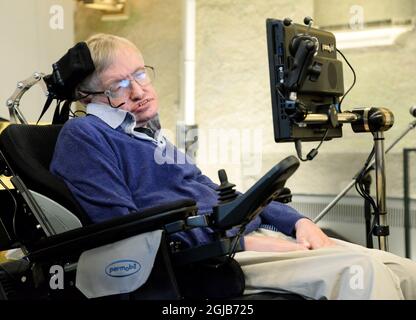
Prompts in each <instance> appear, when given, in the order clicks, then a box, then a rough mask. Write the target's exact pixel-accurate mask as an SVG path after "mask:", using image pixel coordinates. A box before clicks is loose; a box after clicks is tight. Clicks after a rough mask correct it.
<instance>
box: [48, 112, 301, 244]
mask: <svg viewBox="0 0 416 320" xmlns="http://www.w3.org/2000/svg"><path fill="white" fill-rule="evenodd" d="M167 143H168V145H169V146H171V147H172V148H173V150H174V151H175V154H176V155H177V154H178V153H179V151H178V150H177V149H176V148H175V147H173V146H172V145H171V144H169V142H167ZM157 148H158V143H156V141H152V139H142V138H139V137H137V136H134V135H129V134H127V133H126V132H125V130H124V129H123V126H118V127H117V128H115V129H114V128H112V127H111V126H110V125H109V124H107V123H106V122H104V121H103V120H101V119H100V118H99V117H97V116H94V115H87V116H86V117H82V118H76V119H73V120H70V121H68V122H67V123H66V124H65V125H64V127H63V128H62V130H61V133H60V135H59V138H58V142H57V145H56V149H55V153H54V156H53V160H52V163H51V167H50V170H51V172H52V173H53V174H55V175H57V176H59V177H61V178H62V179H63V180H64V181H65V183H66V184H67V186H68V187H69V189H70V190H71V192H72V193H73V194H74V196H75V198H76V199H77V200H78V201H79V203H80V204H81V206H82V207H83V209H84V210H85V211H86V212H87V214H88V215H89V217H90V219H91V220H92V221H93V222H95V223H97V222H101V221H104V220H107V219H110V218H113V217H117V216H122V215H126V214H128V213H129V212H132V211H139V212H140V210H143V209H145V208H149V207H153V206H156V205H160V204H163V203H167V202H171V201H175V200H180V199H189V198H191V199H194V200H195V201H196V202H197V206H198V209H199V210H198V212H199V214H207V213H210V212H211V211H212V207H213V206H215V205H216V204H217V202H218V195H217V193H216V191H215V189H216V188H217V185H216V184H215V183H213V182H212V181H211V180H210V179H209V178H208V177H207V176H205V175H203V174H201V171H200V170H199V169H198V168H197V167H196V166H195V165H194V164H191V163H189V162H185V163H175V161H169V160H174V159H170V158H169V157H170V155H169V154H168V153H166V154H164V155H163V156H164V158H165V159H167V160H168V161H166V162H167V163H163V164H158V163H157V162H158V161H155V154H157V153H158V150H156V149H157ZM159 162H160V161H159ZM176 162H177V161H176ZM300 218H302V216H301V215H300V214H299V213H297V212H296V211H295V210H294V209H292V208H291V207H289V206H286V205H283V204H280V203H277V202H272V203H271V204H269V205H268V207H266V208H265V210H264V211H263V212H262V213H261V214H260V216H258V217H257V218H256V219H255V220H253V221H252V222H251V223H250V224H249V225H248V227H247V229H246V233H248V232H251V231H253V230H255V229H257V228H258V227H259V226H260V225H261V224H262V223H265V224H269V225H272V226H275V227H276V228H277V229H278V230H279V231H281V232H283V233H285V234H287V235H291V234H292V232H293V231H294V225H295V223H296V221H297V220H298V219H300ZM234 232H235V230H231V231H230V232H229V233H230V234H232V233H234ZM174 240H176V241H181V242H182V243H183V244H184V245H185V246H195V245H199V244H204V243H207V242H210V241H211V240H212V230H210V229H208V228H195V229H192V230H190V231H187V232H181V233H177V234H176V235H175V236H174Z"/></svg>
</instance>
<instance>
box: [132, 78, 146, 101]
mask: <svg viewBox="0 0 416 320" xmlns="http://www.w3.org/2000/svg"><path fill="white" fill-rule="evenodd" d="M130 85H131V94H130V98H131V99H132V100H140V99H142V98H143V96H144V90H143V87H142V86H141V85H140V84H138V83H137V82H136V81H134V80H132V81H131V82H130Z"/></svg>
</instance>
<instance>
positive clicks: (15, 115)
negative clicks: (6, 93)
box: [6, 72, 48, 124]
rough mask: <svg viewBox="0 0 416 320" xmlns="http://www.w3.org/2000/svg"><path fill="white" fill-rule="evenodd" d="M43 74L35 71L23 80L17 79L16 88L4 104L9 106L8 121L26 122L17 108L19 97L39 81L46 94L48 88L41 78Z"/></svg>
mask: <svg viewBox="0 0 416 320" xmlns="http://www.w3.org/2000/svg"><path fill="white" fill-rule="evenodd" d="M44 76H45V74H43V73H40V72H35V73H34V74H33V75H32V76H31V77H29V78H27V79H25V80H23V81H19V82H18V83H17V88H16V90H15V91H14V93H13V95H12V96H11V97H10V98H9V99H7V102H6V106H7V108H9V114H10V122H12V123H18V121H19V122H20V123H22V124H27V123H28V122H27V120H26V119H25V117H24V116H23V114H22V112H21V111H20V109H19V105H20V99H21V98H22V96H23V95H24V94H25V93H26V91H27V90H29V89H30V88H31V87H33V86H34V85H35V84H37V83H39V85H40V86H41V88H42V90H43V91H44V93H45V95H46V96H47V95H48V90H47V87H46V83H45V82H44V80H43V77H44Z"/></svg>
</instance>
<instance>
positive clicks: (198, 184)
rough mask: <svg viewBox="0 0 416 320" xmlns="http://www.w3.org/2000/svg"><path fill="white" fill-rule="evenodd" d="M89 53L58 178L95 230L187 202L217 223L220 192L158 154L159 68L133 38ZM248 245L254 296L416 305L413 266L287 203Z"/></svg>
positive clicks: (250, 234)
mask: <svg viewBox="0 0 416 320" xmlns="http://www.w3.org/2000/svg"><path fill="white" fill-rule="evenodd" d="M86 43H87V45H88V48H89V50H90V53H91V57H92V60H93V62H94V65H95V71H94V72H93V73H92V74H91V75H90V76H88V77H87V78H86V79H85V80H84V81H83V82H82V83H81V84H80V85H79V87H78V92H79V93H80V94H81V95H84V98H83V100H82V102H83V103H85V104H86V105H87V116H86V117H82V118H77V119H73V120H70V121H68V122H67V123H66V124H65V126H64V127H63V129H62V131H61V133H60V136H59V139H58V142H57V145H56V150H55V154H54V157H53V160H52V164H51V171H52V173H54V174H56V175H57V176H59V177H61V178H62V179H63V180H64V181H65V182H66V184H67V185H68V187H69V189H70V190H71V191H72V193H73V194H74V196H75V197H76V199H77V200H78V201H79V203H80V204H81V206H82V207H83V208H84V210H85V211H86V212H87V214H88V215H89V217H90V218H91V220H92V221H93V222H100V221H104V220H106V219H110V218H113V217H116V216H121V215H126V214H129V213H130V212H133V211H140V210H141V209H143V208H147V207H152V206H155V205H158V204H161V203H164V202H169V201H173V200H179V199H183V198H192V199H195V201H196V202H197V206H198V209H199V214H209V213H210V212H211V210H212V207H213V206H214V205H216V204H217V201H218V196H217V193H216V188H217V185H216V184H215V183H213V182H212V181H211V180H210V179H209V178H208V177H206V176H205V175H203V174H202V173H201V172H200V170H199V169H198V168H197V167H196V166H195V165H194V164H192V163H189V162H186V163H175V162H173V163H163V164H159V163H158V162H157V161H155V153H156V150H158V148H162V149H163V148H166V147H167V146H171V144H170V143H169V141H167V140H166V139H165V138H164V137H163V136H162V135H161V134H159V131H160V123H159V117H158V107H159V105H158V98H157V95H156V92H155V89H154V88H153V86H152V83H151V81H152V75H153V68H151V67H148V66H146V65H145V63H144V60H143V57H142V55H141V53H140V51H139V50H138V49H137V48H136V46H135V45H134V44H132V43H131V42H130V41H128V40H126V39H124V38H120V37H116V36H112V35H105V34H99V35H95V36H93V37H91V38H90V39H88V40H87V41H86ZM173 240H175V241H178V242H179V243H181V244H182V246H184V247H189V246H196V245H199V244H204V243H208V242H210V241H212V240H213V239H212V230H210V229H209V228H196V229H192V230H190V231H187V232H181V233H177V234H175V235H174V236H173ZM243 245H244V249H245V251H244V252H242V253H238V254H237V255H236V259H237V260H238V261H239V263H240V264H241V266H242V268H243V271H244V273H245V275H246V278H247V279H246V284H247V292H256V291H262V290H269V291H270V290H289V291H293V292H296V293H299V294H302V295H304V296H307V297H312V298H321V297H323V296H324V297H327V298H331V299H332V298H339V299H344V298H345V299H349V298H381V299H385V298H387V299H390V298H392V299H395V298H397V299H401V298H404V297H407V298H415V297H416V292H415V290H416V289H415V288H416V285H415V284H416V283H415V275H416V267H415V264H414V263H412V262H411V261H410V260H406V259H402V258H399V257H396V256H394V255H392V254H389V253H384V252H380V251H377V250H376V251H374V253H372V254H369V253H370V252H372V251H370V250H367V249H365V248H362V247H359V246H355V245H351V244H346V243H343V242H340V241H336V240H332V239H330V238H328V237H327V236H326V235H325V234H324V233H323V232H322V231H321V230H320V229H319V227H317V226H316V225H315V224H314V223H313V222H311V221H310V220H309V219H307V218H305V217H303V216H302V215H300V214H299V213H297V212H296V211H295V210H293V209H292V208H291V207H289V206H286V205H283V204H280V203H276V202H273V203H271V204H270V205H269V206H268V207H267V208H265V210H264V211H263V212H262V213H261V214H260V215H259V216H258V217H257V218H256V219H255V220H253V221H252V222H251V223H250V224H249V225H248V226H247V229H246V234H245V236H244V238H243ZM403 270H407V271H403ZM354 272H355V273H356V274H355V273H354ZM409 272H413V276H412V277H411V276H410V275H409V274H408V273H409ZM354 276H358V277H359V278H357V279H358V280H357V281H356V282H354V278H353V277H354ZM412 283H413V284H412Z"/></svg>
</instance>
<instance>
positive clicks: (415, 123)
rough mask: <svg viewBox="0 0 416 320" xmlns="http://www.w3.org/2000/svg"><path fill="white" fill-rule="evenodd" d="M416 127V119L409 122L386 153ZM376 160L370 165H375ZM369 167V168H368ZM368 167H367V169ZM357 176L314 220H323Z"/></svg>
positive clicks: (352, 184) (351, 185)
mask: <svg viewBox="0 0 416 320" xmlns="http://www.w3.org/2000/svg"><path fill="white" fill-rule="evenodd" d="M415 127H416V120H415V121H412V122H411V123H409V125H408V127H407V128H406V130H405V131H403V132H402V134H400V136H398V137H397V138H396V140H394V141H393V143H392V144H391V145H390V146H389V147H388V148H387V149H386V153H388V152H389V151H390V150H391V149H393V147H394V146H395V145H396V144H397V143H398V142H399V141H400V140H401V139H402V138H403V137H404V136H405V135H406V134H407V133H409V131H410V130H412V129H414V128H415ZM374 162H375V161H374V160H373V161H372V162H371V163H370V164H369V165H368V167H370V166H372V165H374ZM368 167H367V168H368ZM367 168H366V169H367ZM356 180H357V178H356V177H354V178H353V179H352V181H351V182H350V183H349V184H348V185H347V186H346V187H345V188H344V189H343V190H342V191H341V192H340V193H339V194H338V195H337V196H336V197H335V198H334V200H332V201H331V202H330V203H329V204H328V205H327V206H326V207H325V208H324V209H323V210H322V211H321V212H320V213H319V215H318V216H317V217H316V218H315V219H314V220H313V222H315V223H317V222H318V221H319V220H321V219H322V218H323V217H324V216H325V215H326V214H327V213H328V212H329V211H330V210H331V209H332V208H333V207H334V206H335V205H336V204H337V203H338V201H339V200H341V198H342V197H343V196H344V195H346V194H347V192H348V191H349V190H350V189H351V188H352V187H353V186H354V184H355V182H356Z"/></svg>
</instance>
